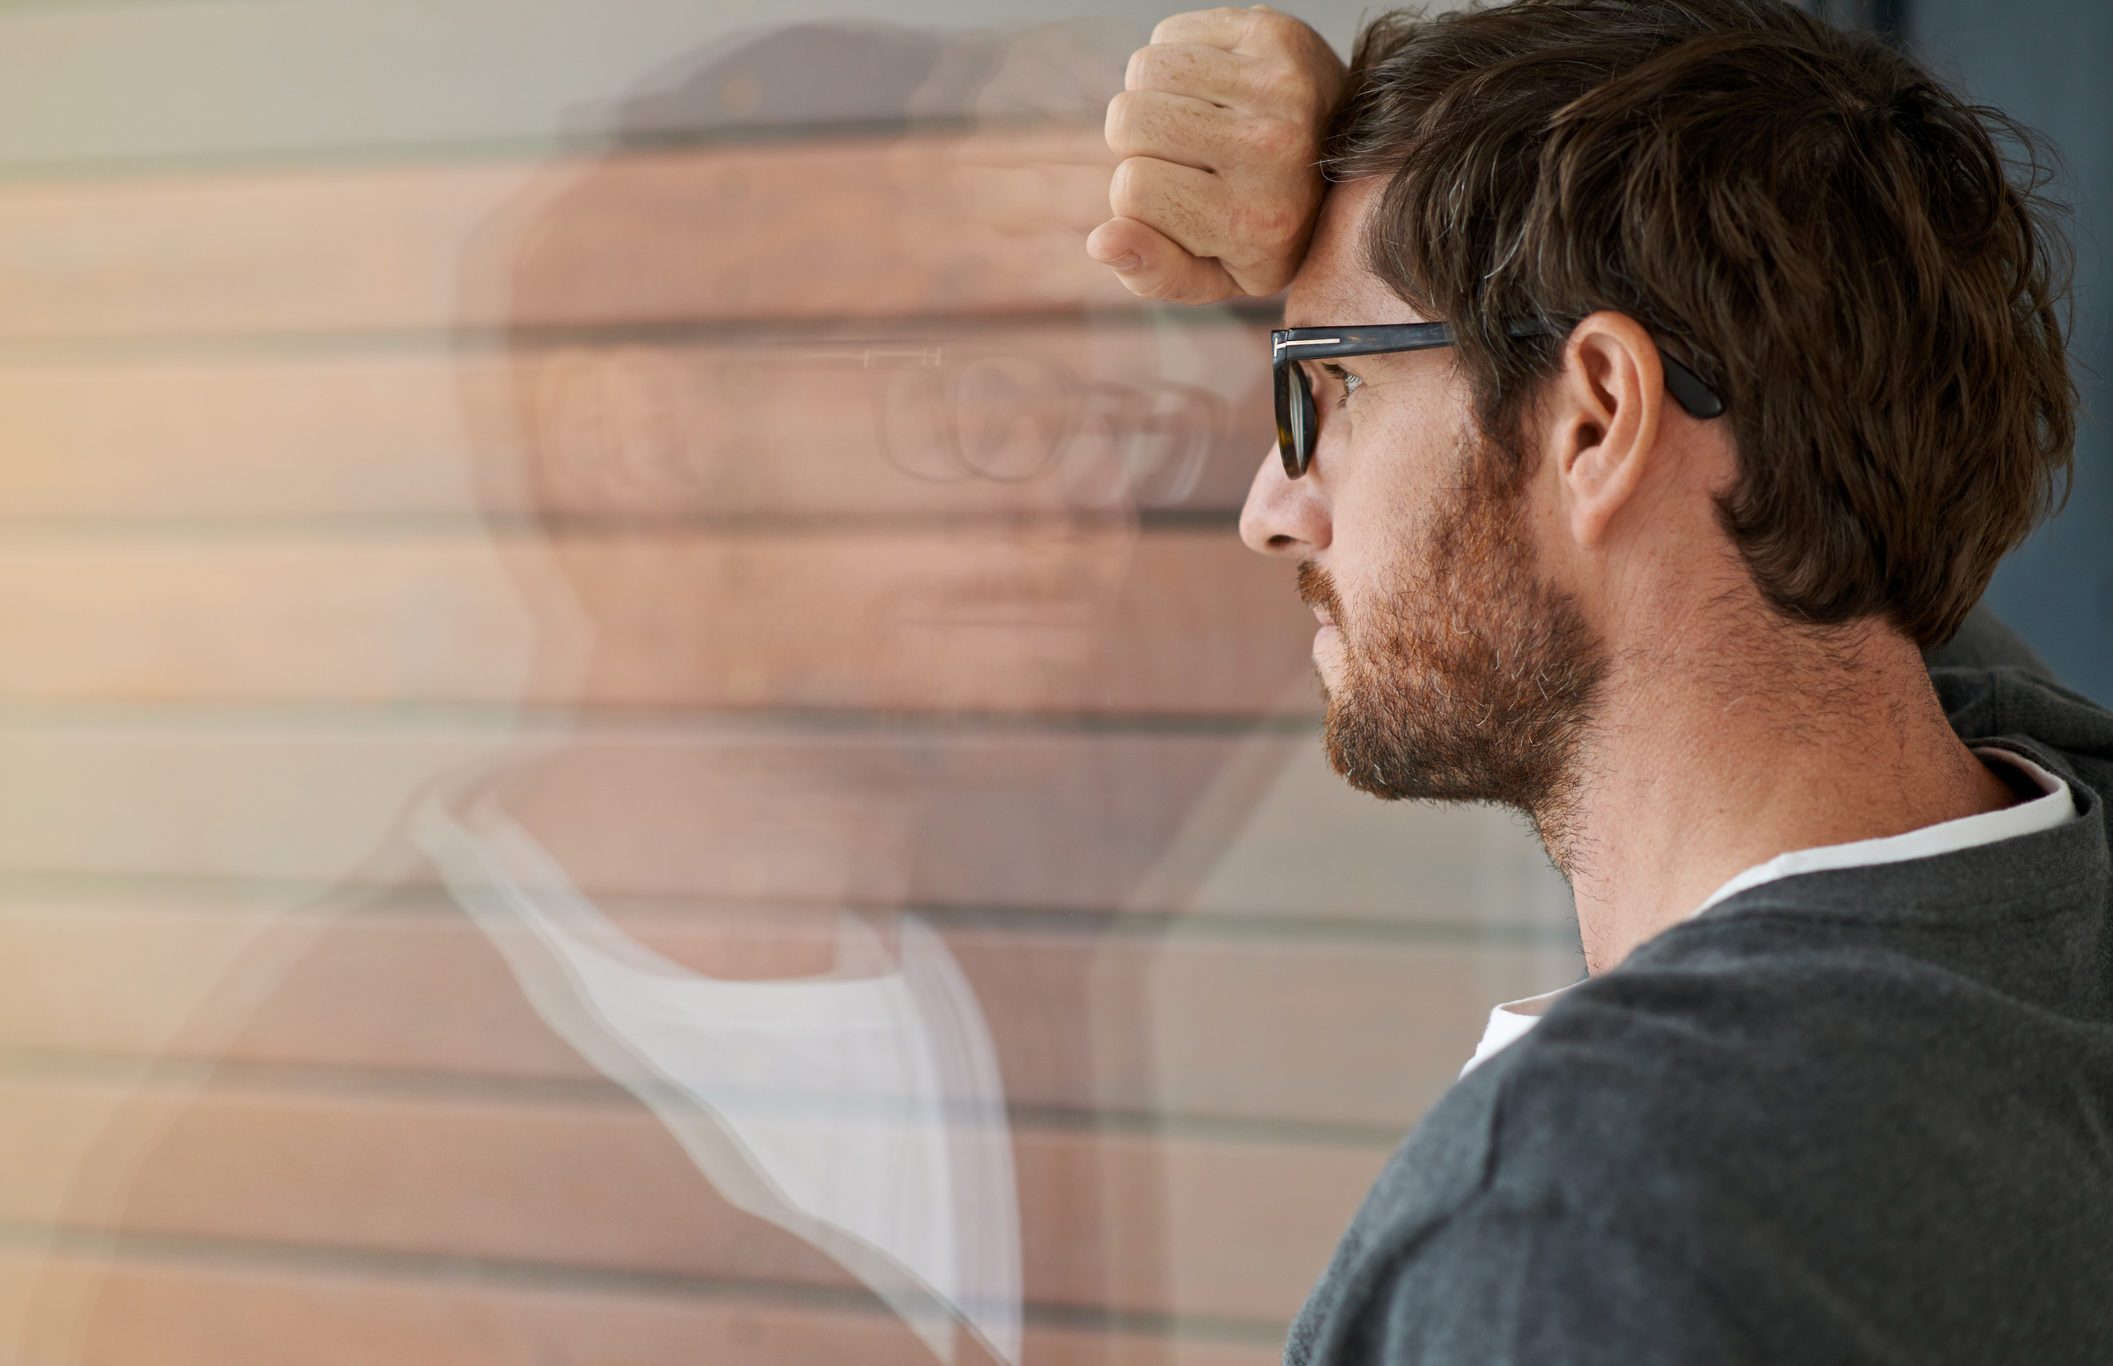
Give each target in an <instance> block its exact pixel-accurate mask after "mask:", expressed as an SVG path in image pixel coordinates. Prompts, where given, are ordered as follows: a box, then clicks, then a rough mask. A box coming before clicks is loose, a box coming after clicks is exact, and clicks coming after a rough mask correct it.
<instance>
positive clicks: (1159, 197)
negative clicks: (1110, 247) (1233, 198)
mask: <svg viewBox="0 0 2113 1366" xmlns="http://www.w3.org/2000/svg"><path fill="white" fill-rule="evenodd" d="M1228 193H1229V189H1228V187H1227V185H1226V183H1225V179H1224V177H1222V176H1215V175H1212V174H1211V173H1210V172H1209V171H1199V170H1197V169H1196V168H1195V167H1193V166H1183V165H1180V164H1178V163H1176V162H1171V161H1161V160H1159V159H1158V158H1157V157H1130V158H1128V159H1126V160H1124V161H1123V162H1121V163H1120V164H1119V165H1117V166H1116V168H1115V175H1114V177H1113V179H1111V180H1110V181H1109V183H1108V207H1109V208H1110V209H1111V210H1113V211H1114V214H1115V216H1116V217H1117V218H1134V219H1136V220H1137V221H1138V222H1140V223H1149V224H1150V225H1151V226H1152V227H1153V228H1155V229H1157V230H1158V231H1159V232H1161V233H1162V234H1164V235H1165V236H1167V237H1170V238H1172V239H1173V240H1174V241H1175V242H1176V243H1178V244H1179V245H1180V246H1181V248H1182V250H1184V251H1186V252H1188V254H1189V255H1191V256H1223V255H1224V254H1225V253H1226V252H1227V251H1228V250H1230V249H1233V248H1234V242H1233V239H1232V238H1231V236H1230V235H1229V228H1230V226H1231V225H1230V223H1229V221H1228V220H1229V219H1230V218H1231V217H1232V216H1233V215H1232V213H1231V211H1230V206H1229V205H1227V203H1226V202H1225V200H1226V196H1227V194H1228Z"/></svg>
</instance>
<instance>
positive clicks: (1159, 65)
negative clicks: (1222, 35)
mask: <svg viewBox="0 0 2113 1366" xmlns="http://www.w3.org/2000/svg"><path fill="white" fill-rule="evenodd" d="M1253 85H1254V80H1253V77H1252V76H1251V75H1249V73H1248V71H1247V69H1246V64H1245V63H1244V62H1243V61H1242V60H1241V59H1240V58H1238V57H1235V56H1234V55H1233V54H1232V53H1230V52H1227V51H1226V50H1225V49H1223V48H1217V47H1206V46H1204V45H1203V44H1202V43H1154V44H1152V45H1151V46H1150V47H1141V48H1139V49H1137V51H1135V52H1133V53H1131V54H1130V65H1129V66H1128V67H1127V68H1125V69H1124V71H1123V88H1124V89H1126V90H1164V91H1167V92H1168V93H1169V94H1174V95H1188V96H1191V97H1192V98H1195V99H1199V100H1209V101H1210V102H1211V103H1213V104H1221V105H1227V106H1232V105H1236V104H1242V103H1246V102H1249V101H1251V100H1252V98H1253V94H1254V91H1253V88H1252V87H1253Z"/></svg>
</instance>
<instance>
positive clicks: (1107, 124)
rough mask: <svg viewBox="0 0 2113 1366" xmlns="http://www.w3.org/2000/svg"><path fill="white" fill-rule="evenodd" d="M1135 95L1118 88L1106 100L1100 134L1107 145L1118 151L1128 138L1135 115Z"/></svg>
mask: <svg viewBox="0 0 2113 1366" xmlns="http://www.w3.org/2000/svg"><path fill="white" fill-rule="evenodd" d="M1136 103H1137V98H1136V96H1134V95H1132V94H1131V93H1130V92H1129V91H1127V90H1118V91H1116V92H1115V95H1114V97H1113V98H1111V99H1110V100H1109V101H1108V117H1107V118H1106V119H1105V120H1103V121H1102V125H1101V134H1102V136H1103V137H1105V138H1106V139H1107V142H1108V146H1109V147H1110V148H1111V149H1113V150H1115V151H1118V152H1120V151H1121V150H1122V149H1123V145H1124V144H1125V143H1126V142H1127V141H1128V140H1129V135H1130V129H1131V125H1132V121H1133V120H1135V118H1136V117H1137V114H1136Z"/></svg>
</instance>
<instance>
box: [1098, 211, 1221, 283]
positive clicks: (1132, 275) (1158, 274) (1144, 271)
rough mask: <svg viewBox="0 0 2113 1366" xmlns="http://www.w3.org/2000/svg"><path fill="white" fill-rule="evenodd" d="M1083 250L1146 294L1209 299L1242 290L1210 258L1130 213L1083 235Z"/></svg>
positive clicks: (1118, 276) (1213, 258)
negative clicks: (1140, 220)
mask: <svg viewBox="0 0 2113 1366" xmlns="http://www.w3.org/2000/svg"><path fill="white" fill-rule="evenodd" d="M1086 254H1087V255H1089V256H1091V257H1092V258H1093V259H1094V260H1096V261H1099V262H1100V263H1101V264H1103V265H1106V266H1108V267H1110V268H1112V269H1113V270H1114V271H1115V274H1116V277H1117V278H1118V279H1120V280H1121V281H1122V282H1123V287H1124V288H1125V289H1127V290H1129V291H1130V292H1131V293H1132V294H1135V295H1137V296H1139V297H1140V298H1145V299H1164V300H1166V301H1168V302H1170V303H1181V304H1210V303H1216V302H1218V301H1219V300H1220V299H1233V298H1240V297H1243V296H1244V294H1245V291H1244V290H1242V289H1241V288H1240V286H1239V285H1238V283H1236V282H1235V281H1234V280H1233V277H1232V276H1231V275H1229V274H1227V273H1226V269H1225V267H1224V266H1221V265H1219V264H1218V261H1217V259H1216V258H1215V257H1209V256H1201V257H1199V256H1191V255H1190V254H1189V253H1188V251H1187V250H1186V249H1185V248H1183V247H1182V246H1181V244H1180V243H1178V242H1176V241H1174V240H1173V239H1171V238H1169V237H1167V236H1166V235H1165V234H1163V233H1161V232H1159V231H1158V230H1157V229H1155V228H1152V227H1150V226H1149V225H1147V224H1144V223H1140V222H1138V221H1137V220H1136V219H1134V218H1111V219H1109V220H1108V221H1107V222H1105V223H1103V224H1101V225H1100V226H1099V227H1097V228H1095V229H1094V230H1093V232H1092V233H1091V234H1090V235H1089V236H1088V237H1087V238H1086Z"/></svg>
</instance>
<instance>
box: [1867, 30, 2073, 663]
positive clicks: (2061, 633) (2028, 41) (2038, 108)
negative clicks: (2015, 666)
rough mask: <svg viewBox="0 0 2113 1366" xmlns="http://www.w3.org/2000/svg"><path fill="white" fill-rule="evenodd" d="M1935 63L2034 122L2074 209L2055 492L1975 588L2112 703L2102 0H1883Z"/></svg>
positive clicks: (1976, 93) (1912, 43)
mask: <svg viewBox="0 0 2113 1366" xmlns="http://www.w3.org/2000/svg"><path fill="white" fill-rule="evenodd" d="M1892 8H1893V9H1894V10H1895V11H1896V13H1897V15H1898V21H1899V24H1900V28H1899V31H1900V32H1901V33H1903V34H1904V35H1905V37H1906V40H1907V44H1908V47H1909V49H1910V50H1911V51H1913V52H1914V53H1915V54H1916V55H1917V56H1919V57H1921V58H1922V59H1924V60H1925V61H1928V62H1930V63H1931V64H1932V65H1933V66H1934V67H1935V68H1936V69H1937V70H1938V72H1939V73H1940V74H1942V75H1944V76H1946V77H1949V78H1954V79H1957V80H1960V81H1963V82H1964V84H1965V86H1966V88H1967V90H1968V92H1969V93H1970V94H1971V95H1972V96H1973V97H1974V98H1975V99H1977V100H1979V101H1981V102H1983V103H1986V104H1991V105H1994V106H1995V107H1996V108H1998V109H2001V110H2003V111H2004V112H2006V113H2008V114H2010V115H2011V116H2012V117H2013V118H2016V119H2018V120H2020V121H2021V122H2023V123H2025V124H2026V125H2028V126H2029V127H2032V128H2034V129H2037V130H2038V131H2039V132H2041V133H2043V134H2045V135H2046V136H2047V137H2048V138H2049V139H2050V140H2051V141H2052V142H2053V143H2054V146H2055V147H2056V149H2057V150H2058V151H2059V153H2060V155H2061V158H2062V162H2063V168H2064V169H2063V174H2062V175H2061V177H2060V178H2059V180H2058V181H2057V187H2058V189H2059V190H2060V192H2061V193H2062V196H2063V198H2065V199H2066V200H2067V201H2068V202H2069V203H2070V204H2071V205H2072V206H2073V210H2074V216H2073V217H2072V218H2071V219H2070V220H2069V228H2070V230H2071V233H2072V235H2073V238H2074V241H2075V244H2076V311H2075V325H2074V331H2073V333H2072V336H2071V344H2070V361H2071V366H2072V372H2073V373H2074V375H2075V376H2076V381H2077V387H2078V389H2079V390H2080V391H2081V393H2082V397H2083V413H2082V421H2081V422H2080V424H2079V426H2078V430H2077V439H2076V482H2075V486H2074V488H2073V490H2072V491H2071V493H2070V496H2069V501H2068V505H2067V506H2066V507H2065V508H2064V509H2063V511H2062V512H2061V514H2060V515H2059V516H2058V517H2056V518H2055V519H2054V520H2052V521H2051V522H2049V523H2048V524H2047V525H2046V526H2044V527H2042V528H2041V529H2040V530H2039V532H2038V533H2037V534H2035V535H2034V536H2033V537H2032V539H2031V540H2029V541H2028V542H2026V544H2025V545H2024V546H2023V547H2022V548H2021V549H2019V550H2018V551H2017V552H2016V553H2014V554H2013V555H2012V556H2011V557H2010V558H2009V559H2008V560H2007V561H2005V563H2004V564H2003V566H2002V567H2001V568H2000V569H1999V570H1997V572H1996V577H1995V582H1994V583H1993V584H1991V585H1990V587H1989V591H1988V598H1987V601H1988V603H1989V605H1990V606H1991V607H1993V608H1994V609H1995V610H1996V612H1997V613H1998V614H1999V615H2001V616H2002V617H2003V618H2004V620H2006V621H2008V622H2009V623H2010V625H2011V626H2012V627H2014V628H2015V629H2016V630H2017V631H2018V633H2019V634H2020V635H2022V636H2024V637H2025V639H2026V640H2027V641H2029V642H2031V644H2032V645H2033V646H2034V647H2035V648H2036V649H2038V651H2039V652H2040V653H2041V654H2042V655H2043V656H2045V657H2046V659H2047V661H2048V662H2049V663H2050V664H2051V665H2052V666H2053V667H2054V670H2055V672H2056V673H2057V674H2058V675H2059V676H2060V677H2061V678H2062V680H2063V681H2064V682H2065V683H2068V684H2069V685H2070V686H2071V687H2074V688H2077V689H2079V690H2080V691H2082V692H2084V693H2087V694H2089V695H2090V696H2092V697H2094V698H2096V699H2098V700H2099V701H2101V702H2106V703H2109V704H2113V268H2109V266H2113V83H2108V81H2107V80H2106V77H2105V69H2104V68H2105V61H2106V58H2107V56H2108V54H2113V5H2109V4H2107V3H2106V0H2019V3H2015V4H2001V5H1996V4H1989V3H1987V0H1893V3H1892Z"/></svg>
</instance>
